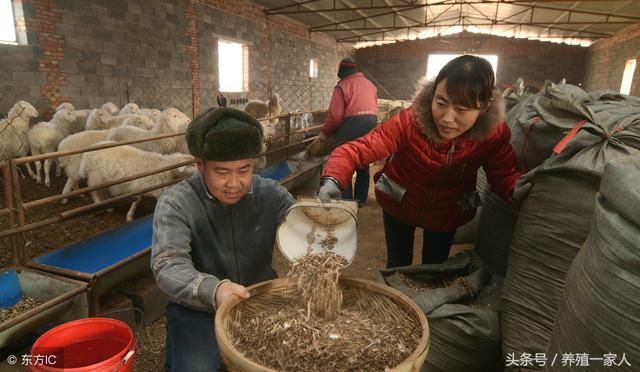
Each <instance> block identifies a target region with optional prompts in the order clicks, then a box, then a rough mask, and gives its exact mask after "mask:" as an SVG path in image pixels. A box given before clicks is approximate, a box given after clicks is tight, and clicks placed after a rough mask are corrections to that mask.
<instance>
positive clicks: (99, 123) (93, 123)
mask: <svg viewBox="0 0 640 372" xmlns="http://www.w3.org/2000/svg"><path fill="white" fill-rule="evenodd" d="M134 117H137V118H142V119H140V120H139V121H137V122H139V123H141V124H140V125H142V127H149V125H153V124H152V123H150V122H149V121H147V120H146V119H148V118H147V117H146V116H142V115H115V116H113V115H111V114H109V113H108V112H107V111H105V110H103V109H94V110H92V111H91V114H89V117H88V118H87V124H86V126H85V129H86V130H97V129H109V128H114V127H117V126H120V125H123V124H124V122H125V121H127V120H128V119H131V118H134ZM137 122H136V121H129V123H130V124H133V125H136V124H135V123H137Z"/></svg>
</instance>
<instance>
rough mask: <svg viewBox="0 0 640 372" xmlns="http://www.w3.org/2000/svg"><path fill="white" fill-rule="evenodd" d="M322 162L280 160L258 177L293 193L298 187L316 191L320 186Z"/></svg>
mask: <svg viewBox="0 0 640 372" xmlns="http://www.w3.org/2000/svg"><path fill="white" fill-rule="evenodd" d="M321 172H322V162H320V161H306V160H282V161H280V162H278V163H275V164H273V165H271V166H269V167H267V168H265V169H263V170H261V171H260V172H258V174H259V175H261V176H262V177H265V178H271V179H273V180H276V181H278V182H280V184H282V186H284V187H286V188H287V190H289V191H293V190H295V189H297V188H298V187H302V186H306V187H310V188H314V189H317V188H318V187H319V185H320V173H321Z"/></svg>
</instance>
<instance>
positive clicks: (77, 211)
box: [0, 178, 182, 238]
mask: <svg viewBox="0 0 640 372" xmlns="http://www.w3.org/2000/svg"><path fill="white" fill-rule="evenodd" d="M181 180H182V179H181V178H178V179H175V180H171V181H167V182H163V183H161V184H158V185H154V186H150V187H146V188H144V189H141V190H138V191H134V192H130V193H128V194H124V195H120V196H116V197H113V198H109V199H106V200H103V201H101V202H99V203H92V204H88V205H84V206H82V207H78V208H74V209H71V210H68V211H64V212H60V213H59V214H58V215H57V216H55V217H50V218H47V219H44V220H40V221H38V222H33V223H30V224H22V225H20V226H19V227H17V228H13V229H8V230H5V231H2V232H0V238H2V237H5V236H9V235H15V234H19V233H25V232H27V231H31V230H34V229H37V228H39V227H43V226H46V225H50V224H52V223H56V222H60V221H64V220H67V219H69V218H72V217H77V216H81V215H83V214H87V213H89V212H91V211H93V210H96V209H101V208H102V207H105V206H108V205H111V204H115V203H117V202H119V201H124V200H127V199H130V198H132V197H134V196H138V195H142V194H145V193H147V192H149V191H153V190H155V189H159V188H162V187H166V186H169V185H173V184H174V183H177V182H180V181H181Z"/></svg>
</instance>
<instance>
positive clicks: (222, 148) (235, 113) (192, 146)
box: [186, 107, 265, 161]
mask: <svg viewBox="0 0 640 372" xmlns="http://www.w3.org/2000/svg"><path fill="white" fill-rule="evenodd" d="M186 139H187V146H188V147H189V152H190V153H191V155H193V156H195V157H199V158H201V159H206V160H216V161H232V160H241V159H251V158H254V157H256V156H258V155H260V153H261V152H263V151H264V148H265V147H264V143H263V141H262V139H263V130H262V125H260V123H259V122H258V121H257V120H256V119H255V118H254V117H253V116H251V115H249V114H248V113H246V112H244V111H240V110H236V109H234V108H229V107H225V108H214V107H210V108H208V109H207V110H206V111H204V112H203V113H201V114H200V115H198V116H197V117H196V118H194V119H193V121H192V122H191V125H189V128H188V129H187V133H186Z"/></svg>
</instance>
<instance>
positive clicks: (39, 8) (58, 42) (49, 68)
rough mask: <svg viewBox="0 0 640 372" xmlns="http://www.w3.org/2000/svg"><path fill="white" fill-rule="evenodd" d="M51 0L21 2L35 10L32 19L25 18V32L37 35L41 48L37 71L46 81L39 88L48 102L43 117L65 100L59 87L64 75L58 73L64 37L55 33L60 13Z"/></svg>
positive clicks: (63, 80)
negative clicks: (47, 107) (28, 4)
mask: <svg viewBox="0 0 640 372" xmlns="http://www.w3.org/2000/svg"><path fill="white" fill-rule="evenodd" d="M52 2H53V0H29V1H27V0H23V3H31V5H32V6H33V8H34V10H35V16H34V17H33V18H25V19H24V22H25V25H26V27H27V30H29V31H32V32H35V33H37V35H38V42H37V43H38V45H39V46H40V47H41V48H42V56H41V57H40V59H39V61H38V71H40V72H43V73H45V74H46V77H47V81H46V82H45V83H43V84H42V85H41V87H40V92H41V94H42V96H43V97H46V98H47V99H48V100H49V102H50V108H49V110H48V111H47V112H46V113H42V112H41V114H44V115H45V116H47V117H48V116H50V115H51V114H52V113H53V109H54V108H56V107H58V105H59V104H60V103H62V102H64V101H65V100H67V98H66V97H63V96H62V95H61V94H60V87H61V86H62V85H63V84H64V82H65V76H64V73H62V72H61V71H60V62H62V60H63V59H64V37H62V36H60V35H57V34H56V32H55V28H56V24H57V23H58V22H60V20H61V19H62V12H61V11H59V10H56V9H54V8H53V6H52Z"/></svg>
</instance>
